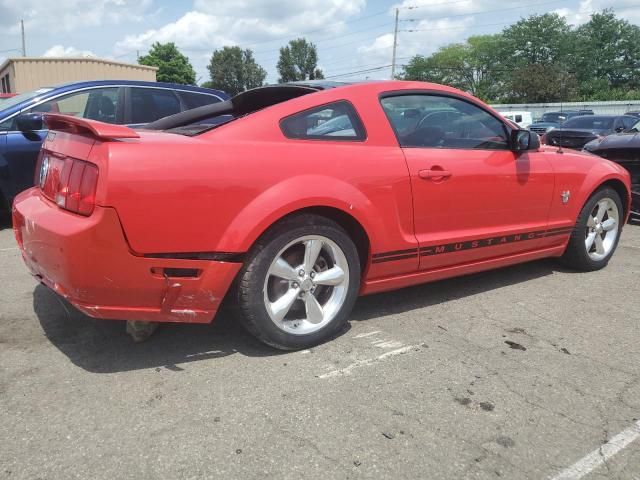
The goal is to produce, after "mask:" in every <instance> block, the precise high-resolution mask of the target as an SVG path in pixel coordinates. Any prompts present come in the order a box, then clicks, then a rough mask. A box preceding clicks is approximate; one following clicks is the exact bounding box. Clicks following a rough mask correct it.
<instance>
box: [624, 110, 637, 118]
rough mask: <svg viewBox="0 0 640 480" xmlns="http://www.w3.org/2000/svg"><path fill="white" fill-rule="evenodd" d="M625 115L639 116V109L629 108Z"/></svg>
mask: <svg viewBox="0 0 640 480" xmlns="http://www.w3.org/2000/svg"><path fill="white" fill-rule="evenodd" d="M625 115H629V116H630V117H636V118H640V110H630V111H628V112H627V113H625Z"/></svg>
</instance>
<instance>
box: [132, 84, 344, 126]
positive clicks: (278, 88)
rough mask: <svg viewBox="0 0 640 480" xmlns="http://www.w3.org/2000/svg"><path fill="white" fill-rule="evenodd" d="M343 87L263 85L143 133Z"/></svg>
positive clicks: (162, 121)
mask: <svg viewBox="0 0 640 480" xmlns="http://www.w3.org/2000/svg"><path fill="white" fill-rule="evenodd" d="M340 85H346V84H345V83H339V82H312V81H310V82H300V83H285V84H280V85H267V86H265V87H258V88H254V89H251V90H247V91H246V92H242V93H239V94H238V95H236V96H235V97H233V98H231V99H230V100H225V101H223V102H219V103H214V104H211V105H204V106H202V107H197V108H194V109H192V110H186V111H184V112H180V113H176V114H175V115H170V116H168V117H164V118H161V119H160V120H156V121H155V122H151V123H149V124H148V125H146V126H145V127H144V128H145V129H147V130H170V129H174V128H179V127H184V126H186V125H191V124H194V123H197V122H199V121H201V120H206V119H208V118H212V117H217V116H220V115H233V116H234V117H240V116H242V115H247V114H249V113H252V112H255V111H257V110H260V109H262V108H265V107H269V106H271V105H275V104H277V103H281V102H286V101H287V100H291V99H293V98H297V97H301V96H303V95H308V94H309V93H314V92H317V91H319V90H325V89H327V88H334V87H337V86H340Z"/></svg>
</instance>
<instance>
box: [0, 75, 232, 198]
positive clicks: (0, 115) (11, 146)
mask: <svg viewBox="0 0 640 480" xmlns="http://www.w3.org/2000/svg"><path fill="white" fill-rule="evenodd" d="M227 98H229V97H228V95H227V94H225V93H224V92H220V91H218V90H211V89H208V88H200V87H191V86H187V85H177V84H170V83H156V82H141V81H119V80H106V81H89V82H76V83H68V84H64V85H59V86H56V87H50V88H40V89H38V90H34V91H32V92H28V93H23V94H20V95H17V96H14V97H13V98H9V99H6V100H4V101H2V102H1V103H0V204H2V203H4V207H5V208H6V207H8V206H9V205H11V202H12V200H13V198H14V197H15V195H16V194H18V192H20V191H22V190H24V189H26V188H28V187H30V186H32V185H33V174H34V170H35V165H36V158H37V156H38V152H39V151H40V146H41V144H42V140H43V139H44V137H45V136H46V134H47V131H46V129H45V127H44V126H43V123H42V114H43V113H62V114H65V115H71V116H74V117H79V118H88V119H91V120H98V121H101V122H105V123H113V124H126V125H132V126H142V125H145V124H147V123H149V122H152V121H154V120H157V119H159V118H162V117H166V116H167V115H173V114H174V113H178V112H182V111H184V110H189V109H192V108H195V107H200V106H202V105H208V104H212V103H217V102H220V101H222V100H226V99H227ZM3 200H4V202H3ZM0 208H2V207H1V206H0Z"/></svg>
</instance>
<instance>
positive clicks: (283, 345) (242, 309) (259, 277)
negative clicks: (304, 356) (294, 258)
mask: <svg viewBox="0 0 640 480" xmlns="http://www.w3.org/2000/svg"><path fill="white" fill-rule="evenodd" d="M308 235H318V236H322V237H325V238H327V239H329V240H331V241H333V242H334V243H335V244H336V245H337V246H338V247H339V248H340V250H342V253H343V254H344V257H345V258H346V261H347V264H348V269H349V272H348V278H349V282H348V286H347V287H346V297H345V298H344V301H343V302H342V306H341V307H339V310H338V311H337V313H336V314H335V316H334V317H333V318H332V319H331V320H330V321H328V323H327V324H326V325H324V326H323V327H322V328H321V329H320V330H318V331H315V332H312V333H309V334H302V335H300V334H292V333H288V332H286V331H284V330H283V329H281V328H280V327H278V326H277V325H276V323H275V322H274V321H273V320H272V319H271V317H270V316H269V313H268V312H267V307H266V306H265V298H264V293H263V292H264V288H265V281H266V279H267V275H268V271H269V267H270V265H271V263H272V262H273V261H274V260H275V259H276V256H277V255H278V254H279V252H281V250H282V249H284V248H285V247H286V246H287V245H289V244H290V243H291V242H294V241H295V240H297V239H300V238H302V237H305V236H308ZM360 276H361V271H360V260H359V256H358V251H357V249H356V246H355V245H354V243H353V241H352V240H351V238H350V237H349V235H348V234H347V233H346V232H345V230H344V229H343V228H342V227H340V225H338V224H337V223H335V222H334V221H332V220H330V219H328V218H325V217H322V216H318V215H312V214H301V215H296V216H292V217H290V218H286V219H284V220H282V221H281V222H279V223H277V224H276V225H274V226H273V227H272V228H271V229H270V230H268V231H267V232H266V233H265V234H264V235H263V236H262V237H261V238H260V239H259V240H258V241H257V242H256V243H255V245H254V246H253V247H252V248H251V250H250V252H249V253H248V255H247V258H246V261H245V263H244V266H243V267H242V269H241V270H240V272H239V274H238V277H237V279H236V283H235V297H236V298H235V301H236V302H235V303H236V305H235V307H236V308H235V310H236V312H237V314H238V316H239V320H240V322H241V324H242V325H243V326H244V328H245V329H246V330H247V331H248V332H249V333H251V334H252V335H253V336H255V337H256V338H257V339H258V340H260V341H261V342H263V343H265V344H267V345H270V346H272V347H275V348H277V349H280V350H299V349H304V348H310V347H313V346H315V345H318V344H320V343H323V342H325V341H327V340H329V339H330V338H332V337H334V336H335V335H336V334H337V333H339V332H340V331H341V330H342V329H343V328H344V326H345V324H346V322H347V318H348V316H349V314H350V313H351V310H352V309H353V305H354V303H355V301H356V298H357V296H358V291H359V289H360Z"/></svg>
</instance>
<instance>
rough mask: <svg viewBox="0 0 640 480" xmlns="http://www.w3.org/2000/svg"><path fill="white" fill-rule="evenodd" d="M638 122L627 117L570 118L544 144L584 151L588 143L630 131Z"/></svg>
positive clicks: (545, 136) (543, 140) (546, 137)
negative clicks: (583, 148)
mask: <svg viewBox="0 0 640 480" xmlns="http://www.w3.org/2000/svg"><path fill="white" fill-rule="evenodd" d="M637 122H638V119H637V118H635V117H628V116H626V115H584V116H579V117H574V118H570V119H569V120H567V121H565V122H564V123H563V124H562V125H561V126H560V127H558V128H554V129H552V130H549V131H548V132H547V133H546V134H545V135H544V136H543V137H542V142H543V143H546V144H547V145H554V146H558V147H566V148H577V149H582V147H584V146H585V144H587V143H588V142H590V141H592V140H596V139H598V138H602V137H606V136H607V135H610V134H612V133H616V132H624V131H626V130H630V129H631V128H633V126H634V125H635V124H636V123H637Z"/></svg>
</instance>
